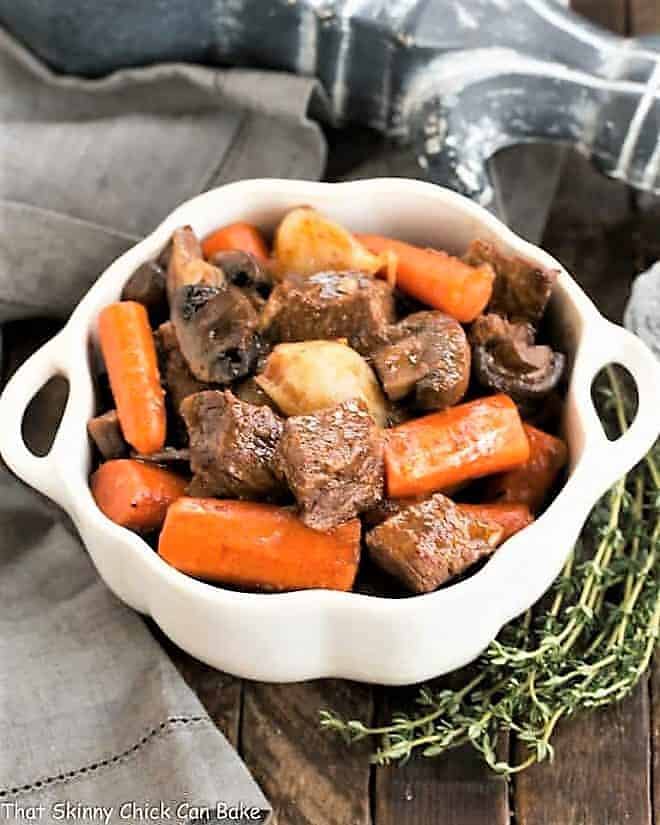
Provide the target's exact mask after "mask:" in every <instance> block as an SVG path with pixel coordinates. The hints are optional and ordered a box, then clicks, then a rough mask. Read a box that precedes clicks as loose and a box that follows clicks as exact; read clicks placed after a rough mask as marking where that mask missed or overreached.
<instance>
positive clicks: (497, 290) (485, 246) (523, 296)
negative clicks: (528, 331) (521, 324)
mask: <svg viewBox="0 0 660 825" xmlns="http://www.w3.org/2000/svg"><path fill="white" fill-rule="evenodd" d="M465 260H466V261H467V263H469V264H471V265H473V266H477V265H479V264H483V263H488V264H490V265H491V266H492V267H493V269H494V270H495V283H494V284H493V296H492V298H491V299H490V303H489V304H488V307H487V311H488V312H495V313H497V314H498V315H503V316H504V317H506V318H508V319H509V320H511V321H527V322H529V323H531V324H537V323H538V322H539V321H540V320H541V318H542V316H543V313H544V312H545V308H546V306H547V304H548V301H549V300H550V295H551V294H552V290H553V287H554V285H555V282H556V280H557V275H558V272H557V271H556V270H552V269H539V268H538V267H537V266H534V265H533V264H530V263H529V262H528V261H525V260H524V259H523V258H517V257H515V256H509V255H504V254H502V253H501V252H499V251H498V250H497V249H496V248H495V246H494V245H493V244H491V243H488V242H487V241H478V240H477V241H473V242H472V243H471V244H470V246H469V248H468V251H467V253H466V255H465Z"/></svg>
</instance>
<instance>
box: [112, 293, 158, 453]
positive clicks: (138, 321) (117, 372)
mask: <svg viewBox="0 0 660 825" xmlns="http://www.w3.org/2000/svg"><path fill="white" fill-rule="evenodd" d="M99 339H100V343H101V352H102V353H103V360H104V361H105V366H106V368H107V370H108V377H109V379H110V387H111V389H112V395H113V397H114V399H115V405H116V407H117V415H118V417H119V424H120V425H121V430H122V433H123V435H124V438H125V439H126V441H128V443H129V444H130V445H131V446H132V447H134V448H135V450H137V452H138V453H144V454H148V453H153V452H156V450H161V449H162V448H163V446H164V444H165V429H166V414H165V395H164V393H163V389H162V387H161V385H160V375H159V372H158V361H157V358H156V346H155V344H154V337H153V333H152V331H151V327H150V326H149V317H148V315H147V310H146V309H145V308H144V307H143V306H142V304H138V303H136V302H135V301H119V302H118V303H115V304H110V305H109V306H107V307H105V309H104V310H102V312H101V314H100V315H99Z"/></svg>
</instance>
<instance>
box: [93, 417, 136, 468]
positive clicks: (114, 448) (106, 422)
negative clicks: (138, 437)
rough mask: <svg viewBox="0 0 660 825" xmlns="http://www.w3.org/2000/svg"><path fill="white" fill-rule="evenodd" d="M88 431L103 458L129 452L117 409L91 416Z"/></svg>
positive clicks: (119, 456) (116, 456)
mask: <svg viewBox="0 0 660 825" xmlns="http://www.w3.org/2000/svg"><path fill="white" fill-rule="evenodd" d="M87 432H88V433H89V437H90V438H91V439H92V441H93V442H94V444H96V446H97V447H98V451H99V452H100V453H101V455H102V456H103V458H105V459H109V458H121V457H122V456H124V455H126V454H127V453H128V444H127V443H126V442H125V441H124V436H123V435H122V432H121V427H120V426H119V418H118V417H117V410H108V412H106V413H103V415H97V416H96V417H95V418H90V420H89V421H88V422H87Z"/></svg>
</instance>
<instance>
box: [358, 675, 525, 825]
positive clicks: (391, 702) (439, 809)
mask: <svg viewBox="0 0 660 825" xmlns="http://www.w3.org/2000/svg"><path fill="white" fill-rule="evenodd" d="M471 675H474V673H472V674H471ZM469 678H470V674H469V673H467V674H466V672H465V671H463V672H460V671H459V672H458V673H455V674H452V675H450V676H448V677H445V678H443V679H438V680H436V682H435V686H436V687H438V688H441V687H442V686H445V687H457V686H458V685H460V684H464V682H465V680H466V679H469ZM416 692H417V688H416V687H414V686H412V687H410V688H399V689H389V690H385V689H383V690H382V691H381V692H380V693H379V694H377V719H378V720H379V723H380V724H386V723H387V722H389V721H390V720H391V718H392V714H393V713H395V712H396V711H397V710H400V709H406V708H410V707H411V706H413V701H414V696H415V695H416ZM508 749H509V740H508V737H503V739H502V742H501V748H500V750H499V754H500V756H501V757H502V758H506V756H507V755H508ZM375 770H376V775H375V781H374V786H373V790H374V825H507V824H508V823H509V820H510V815H511V811H510V808H509V794H508V787H507V783H506V782H505V781H504V780H503V779H501V778H500V777H498V776H496V775H494V774H493V773H492V772H491V771H490V770H489V768H488V767H487V766H486V765H485V763H484V762H483V760H482V759H480V758H479V756H478V754H477V753H476V751H475V750H474V749H473V748H471V747H470V746H465V747H461V748H457V749H456V750H452V751H449V753H447V754H445V755H444V756H442V757H440V758H437V759H436V758H433V759H428V758H425V757H423V756H421V755H417V756H415V757H413V758H412V759H411V760H410V761H409V762H408V763H406V764H405V765H392V766H385V767H378V768H376V769H375Z"/></svg>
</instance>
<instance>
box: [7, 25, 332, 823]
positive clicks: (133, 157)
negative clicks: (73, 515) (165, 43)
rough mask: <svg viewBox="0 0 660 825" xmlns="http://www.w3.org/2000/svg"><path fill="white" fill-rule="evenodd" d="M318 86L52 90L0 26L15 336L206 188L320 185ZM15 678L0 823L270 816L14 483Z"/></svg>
mask: <svg viewBox="0 0 660 825" xmlns="http://www.w3.org/2000/svg"><path fill="white" fill-rule="evenodd" d="M314 88H315V87H314V84H313V82H312V81H308V80H306V79H302V78H296V77H292V76H289V75H285V74H275V73H266V72H253V71H239V70H226V71H215V70H210V69H202V68H198V67H193V66H184V65H161V66H154V67H150V68H145V69H136V70H130V71H122V72H119V73H117V74H116V75H114V76H111V77H108V78H105V79H102V80H96V81H82V80H78V79H74V78H70V77H62V76H55V75H53V74H52V73H51V72H50V71H48V70H47V69H46V68H45V67H44V66H43V65H41V64H40V63H39V62H38V61H36V60H35V59H34V58H33V57H32V56H31V55H29V54H28V53H27V52H25V51H24V50H23V49H22V48H21V47H20V46H19V45H18V44H17V43H16V42H15V41H13V40H12V39H11V38H10V37H9V36H8V35H7V34H6V33H4V32H2V30H0V158H1V159H2V160H1V161H0V322H2V321H6V320H9V319H18V318H26V317H30V316H41V315H58V316H61V317H64V316H66V315H67V313H68V312H69V311H70V310H71V308H72V306H73V305H74V304H75V303H76V302H77V301H78V299H79V298H80V297H81V295H82V294H83V293H84V292H85V291H86V289H87V288H88V287H89V285H90V284H91V283H92V282H93V281H94V280H95V279H96V277H97V276H98V274H99V273H100V272H101V271H102V270H103V269H104V267H106V266H107V265H108V264H109V263H110V262H111V261H112V259H113V258H114V257H116V256H117V255H118V254H120V253H121V252H122V251H123V250H125V249H126V248H127V247H128V246H130V245H131V244H132V243H133V242H134V240H135V238H137V237H139V236H140V235H143V234H144V233H146V232H148V231H150V230H151V229H152V228H153V227H154V226H155V225H156V224H157V223H158V221H160V220H161V219H162V218H163V217H164V216H165V215H166V214H167V213H168V212H169V211H170V210H171V209H172V208H173V207H175V206H176V205H177V204H178V203H180V202H181V201H182V200H184V199H186V198H188V197H190V196H192V195H194V194H196V193H197V192H199V191H202V190H204V189H207V188H210V187H212V186H215V185H217V184H219V183H222V182H226V181H229V180H234V179H238V178H241V177H260V176H269V175H271V176H272V175H277V176H286V177H312V178H313V177H317V176H319V174H320V172H321V170H322V168H323V163H324V144H323V140H322V137H321V133H320V131H319V129H318V127H317V125H316V124H314V123H313V122H312V121H310V120H309V119H308V117H307V109H308V105H309V103H310V99H311V97H312V95H313V94H314ZM0 662H1V663H2V667H0V821H2V822H4V821H8V822H11V821H25V816H24V813H25V811H26V810H27V809H28V808H29V806H35V805H37V806H38V805H42V806H44V808H43V811H42V813H41V817H40V818H41V820H42V821H44V822H51V821H52V822H57V821H67V822H73V821H82V819H83V815H82V814H83V811H84V809H83V808H82V807H79V808H75V806H84V805H88V806H89V805H95V806H106V807H109V808H111V809H112V810H111V811H109V815H108V816H107V818H106V817H105V815H104V814H102V813H101V812H100V811H99V812H98V813H97V818H95V819H94V820H93V821H103V822H105V821H107V822H133V821H141V820H140V817H139V815H138V814H137V813H134V812H133V811H132V809H131V808H130V805H131V804H132V803H135V804H136V805H138V806H144V805H145V804H148V803H150V804H152V805H156V806H159V805H161V804H163V805H164V806H165V812H164V813H160V814H157V815H156V817H155V818H152V819H150V820H149V821H155V822H161V821H162V822H172V821H183V820H184V819H185V814H186V813H189V814H190V813H191V812H192V810H191V811H186V809H185V808H183V809H181V810H180V811H179V814H180V815H181V816H180V817H179V819H177V816H176V814H177V806H178V805H180V804H181V803H184V802H185V801H186V800H187V801H188V802H190V803H191V804H193V805H204V804H208V805H215V803H216V802H223V801H224V802H227V803H232V804H235V803H240V802H243V803H246V804H248V805H251V806H257V807H258V808H261V809H267V807H268V805H267V802H266V800H265V798H264V797H263V795H262V794H261V792H260V790H259V789H258V787H257V786H256V784H255V783H254V782H253V781H252V779H251V778H250V776H249V774H248V772H247V770H246V769H245V767H244V766H243V764H242V763H241V761H240V759H239V758H238V756H237V755H236V753H235V752H234V751H233V750H232V748H231V747H230V746H229V744H228V743H227V742H226V740H225V739H224V738H223V737H222V735H221V734H220V732H219V731H218V730H217V729H216V728H215V726H214V725H213V723H212V722H211V721H210V720H209V718H208V717H207V716H206V714H205V712H204V709H203V707H202V706H201V704H200V702H199V701H198V700H197V698H196V697H195V696H194V694H193V693H192V692H191V691H190V690H189V689H188V688H187V687H186V685H185V684H184V682H183V680H182V679H181V678H180V677H179V675H178V673H177V672H176V669H175V668H174V667H173V665H172V664H171V662H170V661H169V659H168V658H167V656H166V655H165V653H164V652H163V651H162V650H161V648H160V647H159V645H158V644H157V643H156V642H155V640H154V639H153V638H152V636H151V634H150V633H149V631H148V629H147V628H146V626H145V624H144V623H143V621H142V620H141V619H140V617H139V616H137V615H136V614H134V613H133V612H131V611H130V610H129V609H128V608H126V607H124V606H123V605H122V604H120V603H119V602H118V600H117V599H115V598H114V596H112V594H110V593H109V591H108V590H107V589H106V588H105V586H104V585H103V583H102V582H101V581H100V580H99V579H98V576H97V575H96V573H95V571H94V570H93V568H92V566H91V563H90V561H89V559H88V557H87V555H86V553H85V552H84V550H83V548H82V547H81V545H80V542H79V540H78V538H77V536H76V534H75V531H74V530H73V528H72V527H71V525H70V524H69V522H68V521H67V519H66V518H65V516H64V515H63V513H62V512H61V511H59V510H58V508H57V507H56V506H55V505H53V504H52V503H50V502H48V501H46V500H45V499H44V498H42V497H41V496H40V495H38V494H36V493H34V492H33V491H31V490H29V489H27V488H26V487H25V486H24V485H23V484H21V483H20V482H18V481H17V480H16V479H15V478H13V477H12V476H11V475H10V474H9V473H7V472H2V471H0ZM67 803H68V804H69V805H71V806H73V807H71V808H70V809H69V811H68V814H69V815H68V818H66V815H67V810H66V808H65V806H66V804H67ZM123 803H126V804H125V805H124V807H123V808H122V807H121V806H122V804H123ZM14 806H18V807H14ZM54 806H55V807H54ZM58 806H59V807H58ZM127 806H128V807H127ZM37 810H38V809H37ZM21 812H23V815H22V814H21ZM152 813H153V811H152ZM192 813H194V812H192ZM168 814H169V815H168ZM102 817H103V818H102ZM87 821H91V820H90V819H89V818H88V820H87ZM142 821H144V818H143V819H142ZM213 821H216V820H213Z"/></svg>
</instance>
